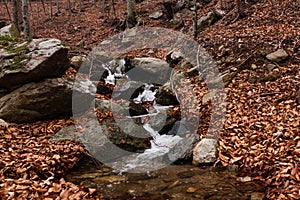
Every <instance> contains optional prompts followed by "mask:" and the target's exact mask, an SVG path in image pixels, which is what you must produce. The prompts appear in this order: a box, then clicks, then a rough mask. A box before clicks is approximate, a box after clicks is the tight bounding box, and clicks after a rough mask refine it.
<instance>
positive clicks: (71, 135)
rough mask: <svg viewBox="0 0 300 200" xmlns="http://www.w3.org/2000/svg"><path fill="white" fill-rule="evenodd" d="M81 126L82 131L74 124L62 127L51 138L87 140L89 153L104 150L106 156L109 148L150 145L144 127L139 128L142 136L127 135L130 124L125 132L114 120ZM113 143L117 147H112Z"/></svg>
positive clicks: (133, 149)
mask: <svg viewBox="0 0 300 200" xmlns="http://www.w3.org/2000/svg"><path fill="white" fill-rule="evenodd" d="M83 127H85V130H84V132H83V133H80V132H78V131H77V129H76V126H75V125H71V126H68V127H65V128H62V129H61V130H60V131H59V132H57V133H56V134H55V136H54V137H53V138H52V139H51V140H52V141H63V140H73V141H79V142H82V143H86V142H88V144H86V147H87V148H88V149H90V150H91V153H92V152H93V153H94V154H93V155H95V154H98V155H102V154H103V153H104V152H106V153H107V155H106V156H105V155H102V156H103V157H107V158H109V157H110V156H111V154H109V151H110V150H109V149H110V148H114V149H115V148H116V149H118V148H121V149H124V150H126V151H129V152H142V151H143V150H144V149H147V148H149V147H150V138H151V137H150V135H149V134H148V133H147V131H146V130H145V129H142V127H139V128H140V129H141V130H140V131H141V132H143V134H145V135H144V137H143V138H139V137H134V136H131V135H128V133H127V132H126V131H129V129H132V130H133V129H134V126H133V125H132V124H131V125H130V124H129V126H128V128H127V129H128V130H125V132H124V131H123V130H121V129H120V128H119V127H118V124H117V123H116V122H113V121H109V120H108V121H105V122H104V123H101V124H100V123H99V122H98V121H97V120H92V121H88V122H86V124H84V125H83ZM108 127H110V128H108ZM135 128H136V126H135ZM133 131H136V130H133ZM115 145H116V146H117V147H114V146H115ZM101 151H102V152H101ZM114 153H116V152H114ZM102 156H101V157H102ZM118 156H124V155H117V156H116V157H118ZM111 159H114V157H113V156H112V157H111ZM101 161H103V160H101Z"/></svg>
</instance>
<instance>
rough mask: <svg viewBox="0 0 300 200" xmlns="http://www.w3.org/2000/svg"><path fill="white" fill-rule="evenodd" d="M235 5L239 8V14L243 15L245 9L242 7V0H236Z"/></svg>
mask: <svg viewBox="0 0 300 200" xmlns="http://www.w3.org/2000/svg"><path fill="white" fill-rule="evenodd" d="M235 5H236V9H237V14H238V15H239V16H243V15H244V12H243V9H242V5H241V0H235Z"/></svg>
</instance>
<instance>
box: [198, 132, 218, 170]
mask: <svg viewBox="0 0 300 200" xmlns="http://www.w3.org/2000/svg"><path fill="white" fill-rule="evenodd" d="M217 147H218V142H217V140H216V139H213V138H203V139H202V140H201V141H200V142H199V143H198V144H197V145H196V147H195V148H194V150H193V164H194V165H199V164H209V163H213V162H215V161H216V160H217Z"/></svg>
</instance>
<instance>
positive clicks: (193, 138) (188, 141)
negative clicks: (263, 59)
mask: <svg viewBox="0 0 300 200" xmlns="http://www.w3.org/2000/svg"><path fill="white" fill-rule="evenodd" d="M199 138H200V137H199V135H197V134H192V135H190V136H188V137H186V138H184V139H182V140H180V141H179V142H177V143H176V145H175V146H174V147H173V148H172V149H170V151H169V152H168V154H167V155H166V156H165V158H167V159H169V160H170V161H173V162H175V161H180V160H189V159H190V158H191V157H192V154H193V149H194V147H195V146H196V144H197V142H198V141H199Z"/></svg>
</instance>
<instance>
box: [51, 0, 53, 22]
mask: <svg viewBox="0 0 300 200" xmlns="http://www.w3.org/2000/svg"><path fill="white" fill-rule="evenodd" d="M50 17H51V18H52V17H53V10H52V0H50Z"/></svg>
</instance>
